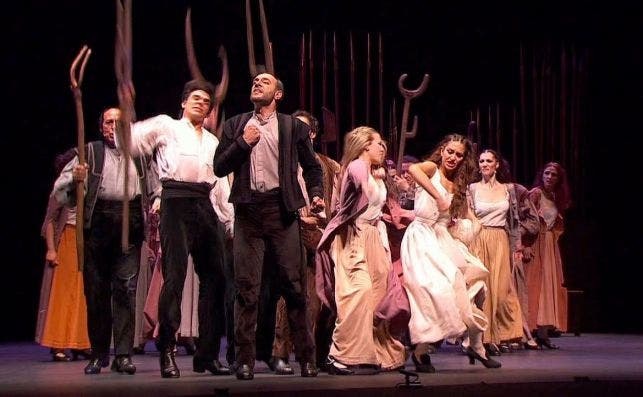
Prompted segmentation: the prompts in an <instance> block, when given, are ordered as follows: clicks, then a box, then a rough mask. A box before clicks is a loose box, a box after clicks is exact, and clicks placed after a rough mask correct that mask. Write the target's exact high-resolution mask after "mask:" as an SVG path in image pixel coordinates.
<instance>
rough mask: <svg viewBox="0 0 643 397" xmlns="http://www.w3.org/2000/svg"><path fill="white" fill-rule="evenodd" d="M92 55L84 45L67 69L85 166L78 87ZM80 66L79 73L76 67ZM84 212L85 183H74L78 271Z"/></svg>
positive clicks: (82, 250)
mask: <svg viewBox="0 0 643 397" xmlns="http://www.w3.org/2000/svg"><path fill="white" fill-rule="evenodd" d="M91 54H92V50H91V49H90V48H89V47H87V45H84V46H83V48H81V49H80V51H79V52H78V55H76V58H75V59H74V61H73V62H72V64H71V68H70V69H69V81H70V82H71V92H72V93H73V94H74V104H75V105H76V126H77V141H78V142H77V151H78V163H79V164H85V162H86V159H85V119H84V115H83V93H82V91H81V89H80V86H81V85H82V84H83V77H84V76H85V66H87V61H88V60H89V57H90V56H91ZM79 64H80V71H79V70H78V65H79ZM84 212H85V183H84V182H83V181H78V182H76V255H77V258H78V270H79V271H83V267H84V263H85V261H84V259H85V240H84V238H83V226H84V224H85V221H84V217H85V215H84Z"/></svg>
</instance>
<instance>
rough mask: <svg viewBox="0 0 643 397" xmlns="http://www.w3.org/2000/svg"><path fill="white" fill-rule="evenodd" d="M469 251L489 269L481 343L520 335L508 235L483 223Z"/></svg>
mask: <svg viewBox="0 0 643 397" xmlns="http://www.w3.org/2000/svg"><path fill="white" fill-rule="evenodd" d="M472 252H473V254H474V255H475V256H477V257H478V258H479V259H480V261H482V263H484V264H485V266H486V267H487V270H489V278H488V280H487V287H488V291H487V297H486V299H485V301H484V306H483V311H484V313H485V315H486V316H487V319H488V320H489V326H488V327H487V330H486V331H485V333H484V336H483V340H484V342H485V343H500V342H504V341H510V340H514V339H520V338H521V337H522V335H523V329H522V311H521V308H520V301H519V300H518V295H517V293H516V289H515V287H514V285H513V282H512V275H511V258H510V255H511V253H510V249H509V237H508V236H507V232H505V230H504V229H502V228H495V227H483V228H482V230H481V231H480V234H478V236H477V238H476V240H475V241H474V242H473V246H472Z"/></svg>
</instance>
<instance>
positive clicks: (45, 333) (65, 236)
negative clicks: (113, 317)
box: [36, 225, 90, 349]
mask: <svg viewBox="0 0 643 397" xmlns="http://www.w3.org/2000/svg"><path fill="white" fill-rule="evenodd" d="M45 266H49V265H45ZM44 319H45V320H44V324H43V327H42V335H41V336H40V337H39V338H38V335H36V337H37V342H39V343H40V344H41V345H43V346H47V347H52V348H55V349H64V348H71V349H88V348H89V347H90V343H89V336H88V335H87V305H86V302H85V294H84V292H83V273H82V272H80V271H79V270H78V257H77V254H76V226H74V225H65V228H64V230H63V232H62V235H61V237H60V243H59V244H58V266H56V267H55V268H54V271H53V276H52V278H51V290H50V291H49V304H48V307H47V312H46V315H45V317H44ZM38 339H39V340H38Z"/></svg>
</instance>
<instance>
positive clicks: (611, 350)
mask: <svg viewBox="0 0 643 397" xmlns="http://www.w3.org/2000/svg"><path fill="white" fill-rule="evenodd" d="M552 340H553V341H554V342H555V343H556V344H558V345H559V346H560V347H561V349H560V350H542V351H527V350H520V351H517V352H514V353H508V354H503V355H502V356H501V357H499V358H498V359H499V360H500V361H501V362H502V368H500V369H496V370H492V369H485V368H484V367H483V366H482V365H481V364H480V363H476V365H473V366H472V365H469V363H468V359H467V357H466V356H464V355H462V354H460V352H459V351H460V347H459V346H446V345H445V346H444V347H443V348H442V349H440V351H438V352H437V353H436V354H434V355H432V360H433V364H434V366H435V367H436V369H437V372H436V373H435V374H420V375H419V382H420V383H421V385H420V386H414V387H410V388H409V387H405V386H404V376H403V375H402V374H400V373H398V372H392V373H382V374H379V375H370V376H366V375H363V376H330V375H328V374H326V373H320V374H319V376H318V377H317V378H301V377H299V376H298V370H299V367H298V366H297V364H295V363H293V366H294V367H295V371H296V372H295V373H296V374H297V375H293V376H277V375H274V374H272V373H270V371H269V370H268V368H267V367H266V365H265V364H264V363H257V366H256V368H255V379H254V380H252V381H239V380H237V379H236V378H235V377H234V376H225V377H221V376H212V375H209V374H207V375H206V374H197V373H194V372H192V357H191V356H187V355H184V354H183V350H181V349H180V350H179V355H178V356H177V363H178V365H179V368H180V369H181V378H179V379H162V378H161V376H160V374H159V366H158V357H159V355H158V352H156V351H155V348H154V344H153V343H148V345H147V349H146V350H147V352H146V354H145V355H136V356H134V358H133V360H134V363H135V364H136V366H137V369H138V370H137V372H136V374H135V375H133V376H131V375H121V374H118V373H114V372H111V371H110V370H109V368H105V369H103V372H102V373H101V374H99V375H93V376H88V375H85V374H84V373H83V368H84V366H85V365H86V361H75V362H68V363H58V362H52V361H51V356H50V355H49V350H48V349H47V348H43V347H41V346H38V345H36V344H34V343H10V344H2V345H0V396H12V397H14V396H92V397H95V396H119V397H125V396H139V397H142V396H155V397H159V396H258V395H261V396H267V395H274V394H279V395H282V396H306V397H316V396H323V397H328V396H350V397H358V396H368V397H376V396H448V397H456V396H505V395H506V396H509V395H511V396H512V397H527V396H542V395H552V396H584V397H587V396H604V395H609V396H610V397H616V396H641V395H643V335H613V334H582V335H580V336H574V335H571V334H563V335H562V336H561V337H559V338H555V339H552ZM222 356H223V355H222ZM291 361H293V360H291ZM406 369H407V370H409V371H413V370H414V369H415V368H414V366H413V364H412V363H411V361H410V360H409V361H408V362H407V366H406Z"/></svg>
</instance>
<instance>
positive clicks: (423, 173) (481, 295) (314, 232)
mask: <svg viewBox="0 0 643 397" xmlns="http://www.w3.org/2000/svg"><path fill="white" fill-rule="evenodd" d="M284 94H285V90H284V87H283V84H282V83H281V81H280V80H279V79H278V78H277V77H275V76H274V75H272V74H269V73H261V74H259V75H257V76H256V77H255V78H254V79H253V80H252V84H251V87H250V101H251V102H252V104H253V109H252V111H250V112H247V113H243V114H239V115H236V116H233V117H231V118H229V119H227V120H226V121H225V123H224V126H223V131H222V133H221V136H220V138H217V137H216V136H215V135H214V134H213V133H211V131H210V128H211V127H210V126H209V125H208V124H207V123H208V121H207V120H208V119H207V116H208V114H209V112H210V111H211V110H212V105H213V102H212V100H213V98H214V87H213V86H212V85H211V84H210V83H209V82H207V81H202V80H192V81H190V82H188V83H186V85H185V87H184V91H183V93H182V96H181V109H182V114H181V116H180V118H179V119H174V118H171V117H169V116H167V115H159V116H156V117H152V118H150V119H147V120H142V121H137V122H134V123H132V124H131V126H129V127H130V128H131V133H130V138H131V141H130V142H125V141H124V138H123V136H121V135H120V134H116V133H115V132H116V131H117V129H118V128H120V127H119V120H120V115H121V111H120V110H119V109H118V108H115V107H110V108H107V109H106V110H105V111H103V112H102V113H101V115H100V119H99V128H100V132H101V134H102V138H103V139H102V140H101V141H96V142H91V143H90V144H89V145H87V148H86V152H87V156H86V157H87V158H86V160H85V162H84V163H81V162H80V161H79V156H78V154H77V153H76V150H74V149H71V150H70V151H68V152H67V153H65V154H63V155H61V156H58V157H57V159H56V172H57V173H58V177H57V179H56V181H55V183H54V187H53V189H52V193H51V195H50V197H49V205H48V208H47V212H46V216H45V221H44V224H43V231H42V233H43V237H45V240H46V244H47V251H46V263H45V272H44V276H43V282H42V288H41V297H40V307H39V311H38V321H37V329H36V341H37V342H38V343H40V344H41V345H43V346H47V347H50V348H51V354H52V357H53V359H54V360H55V361H70V360H74V359H78V358H79V357H80V358H85V359H88V360H89V361H88V364H87V366H86V367H85V369H84V372H85V373H86V374H88V375H94V374H99V373H100V372H101V369H102V368H104V367H108V366H109V363H110V353H111V351H112V349H113V355H114V359H113V360H111V370H113V371H116V372H120V373H124V374H134V373H135V372H136V365H135V363H134V360H133V357H134V355H135V354H144V353H145V351H146V350H145V346H146V343H147V342H149V341H152V340H153V341H154V342H155V346H156V348H157V350H158V351H159V353H160V354H159V356H160V359H159V366H160V373H161V376H162V377H165V378H177V377H180V369H179V367H178V366H177V364H176V360H175V355H176V354H178V352H179V350H178V349H177V346H178V347H180V346H184V347H185V349H186V351H187V352H188V353H189V354H192V355H193V368H192V369H193V371H195V372H205V371H209V372H211V373H212V374H215V375H230V374H234V375H235V376H236V377H237V378H238V379H240V380H250V379H253V377H254V367H255V362H256V361H257V360H260V361H265V362H266V363H267V364H268V366H269V367H270V369H271V370H272V371H274V372H275V373H276V374H278V375H289V374H293V373H294V370H293V368H292V366H291V365H290V362H289V359H290V357H291V355H292V354H293V353H294V357H295V359H296V360H297V361H298V362H299V364H300V365H299V367H300V371H301V376H304V377H314V376H317V374H318V371H319V370H322V371H326V372H328V373H329V374H335V375H353V374H376V373H379V372H382V371H391V370H397V369H402V368H404V367H405V365H407V364H406V363H407V361H409V358H410V361H411V363H412V364H413V365H414V369H415V370H416V371H418V372H429V373H431V372H435V367H434V366H433V364H432V362H431V355H432V354H434V353H435V352H436V351H437V350H439V349H440V348H441V346H442V345H443V344H444V343H449V344H457V345H459V346H460V347H461V349H460V351H461V353H462V354H463V355H465V356H466V357H468V360H469V362H470V364H474V363H475V362H476V361H478V362H480V363H482V364H483V365H484V366H485V367H486V368H500V367H501V359H500V358H497V356H500V355H502V354H505V353H510V352H515V351H518V350H522V349H531V350H541V349H543V348H545V349H557V348H558V346H556V345H555V344H554V343H553V342H552V341H551V339H550V335H551V334H552V332H564V331H565V330H566V327H567V324H566V319H567V301H566V299H567V293H566V290H565V287H564V278H563V265H562V261H561V255H560V251H559V244H558V239H559V237H560V235H561V233H562V232H563V226H564V218H563V216H564V213H565V210H567V209H568V207H569V206H570V202H571V199H570V192H569V186H568V183H567V177H566V173H565V169H564V168H563V167H562V166H561V165H560V164H559V163H556V162H548V163H546V164H544V165H543V167H542V169H540V170H539V171H538V172H537V174H536V176H535V180H534V183H533V186H532V187H531V189H528V188H527V187H525V186H522V185H520V184H518V183H516V182H515V181H513V180H512V177H511V175H510V174H509V167H508V162H507V161H506V160H504V159H503V158H502V157H501V155H500V153H499V152H498V151H497V150H493V149H484V150H480V151H478V152H476V151H475V149H474V147H475V146H474V145H473V142H471V141H470V140H469V139H467V138H466V137H465V136H462V135H460V134H449V135H446V136H444V138H443V139H442V140H441V141H440V142H439V143H438V144H437V145H436V146H435V148H434V150H433V151H432V152H430V153H428V154H426V156H424V157H422V159H421V160H418V159H416V158H414V157H411V156H405V160H406V161H404V163H403V164H401V167H397V164H395V163H393V162H392V161H391V160H388V159H387V153H388V151H387V149H388V148H387V143H386V142H385V141H384V140H383V136H382V134H381V133H380V132H378V131H377V130H375V129H373V128H371V127H368V126H360V127H357V128H355V129H353V130H352V131H349V132H347V133H346V134H345V135H344V141H343V145H342V150H343V153H342V157H341V159H338V160H339V161H336V160H334V159H331V158H329V157H328V156H326V155H324V154H321V153H316V152H315V151H314V147H315V143H316V139H317V138H318V134H319V133H320V131H319V126H318V122H317V120H316V118H315V117H314V116H313V115H312V114H310V113H309V112H306V111H303V110H300V111H297V112H295V113H293V114H284V113H280V112H278V110H277V107H278V104H279V102H280V100H281V99H282V97H283V95H284ZM119 95H120V96H121V98H125V99H127V98H128V96H129V99H130V101H131V102H133V101H132V99H133V93H132V92H127V91H122V92H119ZM125 103H127V102H125ZM121 127H122V126H121ZM212 132H213V131H212ZM126 147H127V148H128V149H129V151H130V152H131V154H132V155H133V156H132V157H131V158H130V157H129V156H126V155H123V153H124V148H126ZM124 181H126V183H124ZM79 193H80V195H79ZM79 197H82V198H83V200H82V211H80V213H82V218H81V219H79V220H78V221H79V222H83V228H82V229H83V239H82V241H83V242H84V243H83V247H82V252H81V255H80V257H81V259H82V260H81V261H80V264H82V266H79V261H78V252H77V251H78V247H77V245H76V241H77V240H76V237H77V236H76V230H77V229H76V226H75V224H76V219H77V216H76V212H77V210H78V206H77V203H78V198H79ZM123 197H125V199H123ZM123 206H127V210H128V211H126V212H128V213H129V216H127V217H126V218H124V217H123V213H124V211H123V209H124V208H123ZM123 220H125V221H126V225H127V226H128V228H127V230H128V241H127V244H126V245H123V241H122V234H121V231H122V230H123V227H122V223H123ZM79 241H80V240H79ZM223 337H226V340H227V350H226V352H225V359H226V360H225V361H226V362H227V365H225V364H223V362H222V361H221V360H220V359H219V355H220V347H221V339H222V338H223Z"/></svg>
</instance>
